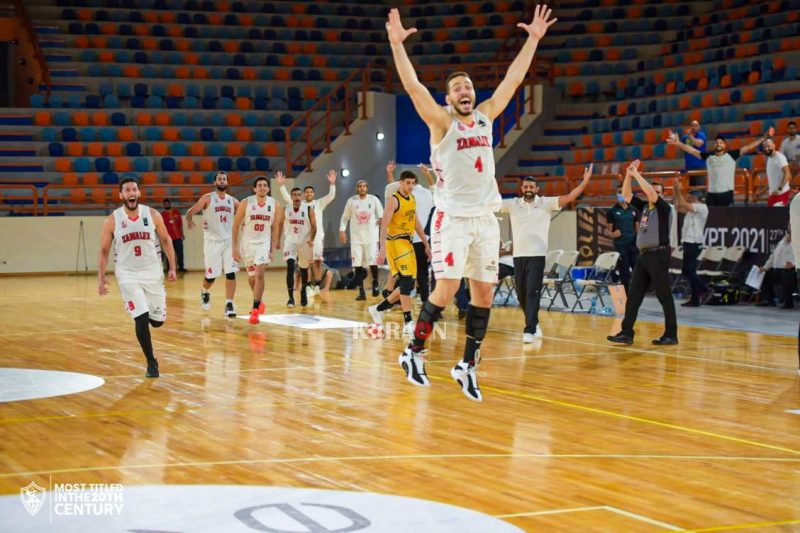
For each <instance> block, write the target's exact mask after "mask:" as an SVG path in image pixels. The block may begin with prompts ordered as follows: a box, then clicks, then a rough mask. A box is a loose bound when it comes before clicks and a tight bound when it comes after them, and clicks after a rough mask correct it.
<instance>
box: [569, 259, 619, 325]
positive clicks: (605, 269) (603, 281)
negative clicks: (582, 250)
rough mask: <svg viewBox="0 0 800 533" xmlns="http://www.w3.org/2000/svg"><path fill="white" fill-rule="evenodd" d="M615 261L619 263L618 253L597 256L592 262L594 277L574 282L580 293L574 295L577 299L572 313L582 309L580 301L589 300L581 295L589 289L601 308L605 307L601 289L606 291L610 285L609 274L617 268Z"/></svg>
mask: <svg viewBox="0 0 800 533" xmlns="http://www.w3.org/2000/svg"><path fill="white" fill-rule="evenodd" d="M617 261H619V252H604V253H602V254H600V255H599V256H597V259H596V260H595V262H594V275H593V276H592V277H591V278H590V279H576V280H575V285H577V286H578V287H579V288H580V292H579V293H578V294H577V295H576V296H577V299H576V300H575V304H573V306H572V312H573V313H574V312H575V308H576V307H580V308H581V309H583V304H582V303H581V302H582V301H585V300H589V298H583V293H584V292H586V289H587V288H589V287H592V288H593V289H594V290H595V292H596V293H597V299H598V300H600V306H601V308H602V307H605V306H606V303H605V302H604V301H603V289H606V290H608V286H609V285H611V284H612V283H611V281H612V280H611V274H612V273H613V272H614V269H615V268H617Z"/></svg>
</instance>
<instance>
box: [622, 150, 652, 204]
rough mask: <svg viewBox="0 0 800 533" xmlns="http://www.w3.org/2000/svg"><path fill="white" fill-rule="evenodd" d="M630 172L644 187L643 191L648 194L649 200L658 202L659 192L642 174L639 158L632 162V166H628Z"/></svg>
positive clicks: (640, 185)
mask: <svg viewBox="0 0 800 533" xmlns="http://www.w3.org/2000/svg"><path fill="white" fill-rule="evenodd" d="M628 172H629V173H630V175H631V176H633V179H635V180H636V183H638V184H639V187H641V188H642V192H644V194H645V196H647V201H648V202H650V203H651V204H654V203H656V202H657V201H658V193H657V192H656V190H655V189H654V188H653V186H652V185H650V183H648V181H647V180H646V179H644V176H642V175H641V174H640V173H639V160H638V159H637V160H635V161H634V162H633V163H631V164H630V166H629V167H628ZM629 187H630V185H629ZM623 194H625V192H624V185H623ZM626 198H627V196H626Z"/></svg>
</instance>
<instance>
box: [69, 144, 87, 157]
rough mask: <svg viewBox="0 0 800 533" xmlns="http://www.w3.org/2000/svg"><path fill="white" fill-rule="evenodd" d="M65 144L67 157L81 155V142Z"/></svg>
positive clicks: (83, 150) (82, 152)
mask: <svg viewBox="0 0 800 533" xmlns="http://www.w3.org/2000/svg"><path fill="white" fill-rule="evenodd" d="M66 146H67V155H68V156H69V157H81V156H82V155H83V154H84V152H85V147H84V146H83V144H82V143H66Z"/></svg>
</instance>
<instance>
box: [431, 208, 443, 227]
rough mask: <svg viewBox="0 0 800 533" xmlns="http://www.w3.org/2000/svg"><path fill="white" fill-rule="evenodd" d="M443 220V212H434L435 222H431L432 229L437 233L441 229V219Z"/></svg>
mask: <svg viewBox="0 0 800 533" xmlns="http://www.w3.org/2000/svg"><path fill="white" fill-rule="evenodd" d="M443 218H444V211H436V220H434V221H433V229H434V230H436V231H439V230H441V229H442V219H443Z"/></svg>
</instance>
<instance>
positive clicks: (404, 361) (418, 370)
mask: <svg viewBox="0 0 800 533" xmlns="http://www.w3.org/2000/svg"><path fill="white" fill-rule="evenodd" d="M397 362H399V363H400V366H401V367H403V370H404V371H405V373H406V379H407V380H408V381H410V382H411V383H413V384H414V385H417V386H418V387H429V386H430V384H431V382H430V381H429V380H428V375H427V374H426V373H425V362H424V361H423V360H422V356H421V355H420V354H417V353H414V351H413V350H411V348H410V347H408V348H406V349H405V350H403V353H401V354H400V357H398V358H397Z"/></svg>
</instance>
